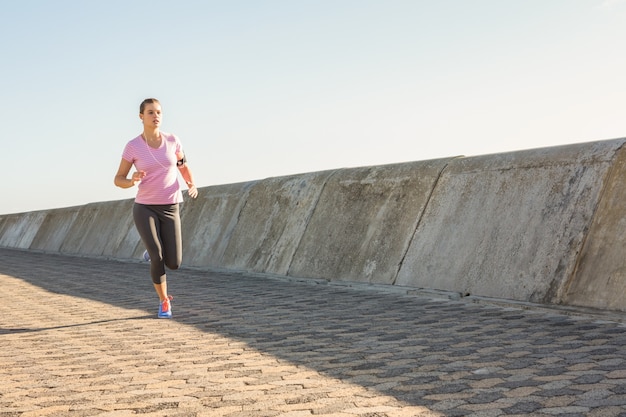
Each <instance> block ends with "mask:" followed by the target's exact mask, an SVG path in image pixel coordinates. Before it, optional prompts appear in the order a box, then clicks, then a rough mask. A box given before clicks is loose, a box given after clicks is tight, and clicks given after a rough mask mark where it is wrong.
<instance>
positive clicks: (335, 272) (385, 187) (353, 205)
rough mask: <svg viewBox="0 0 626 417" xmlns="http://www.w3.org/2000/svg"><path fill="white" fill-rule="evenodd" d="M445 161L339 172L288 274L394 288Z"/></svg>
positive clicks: (317, 208)
mask: <svg viewBox="0 0 626 417" xmlns="http://www.w3.org/2000/svg"><path fill="white" fill-rule="evenodd" d="M448 161H449V159H439V160H433V161H425V162H411V163H404V164H393V165H385V166H374V167H363V168H354V169H345V170H340V171H337V172H336V173H335V174H334V175H333V176H332V177H330V178H329V179H328V181H327V183H326V186H325V187H324V191H323V193H322V195H321V196H320V199H319V202H318V203H317V207H316V208H315V212H314V213H313V216H312V217H311V220H310V221H309V223H308V226H307V228H306V232H305V234H304V236H303V238H302V242H301V243H300V246H299V247H298V250H297V251H296V253H295V254H294V258H293V262H292V264H291V266H290V268H289V271H288V274H289V275H291V276H300V277H310V278H325V279H331V280H347V281H360V282H375V283H382V284H392V283H393V281H394V280H395V277H396V275H397V273H398V268H399V265H400V263H401V262H402V257H403V256H404V254H405V253H406V250H407V248H408V245H409V242H410V240H411V237H412V236H413V232H414V231H415V227H416V225H417V222H418V221H419V219H420V216H421V214H422V211H423V210H424V207H425V206H426V204H427V202H428V198H429V196H430V193H431V192H432V190H433V188H434V186H435V184H436V182H437V178H438V177H439V175H440V173H441V171H442V170H443V168H444V167H445V166H446V163H448Z"/></svg>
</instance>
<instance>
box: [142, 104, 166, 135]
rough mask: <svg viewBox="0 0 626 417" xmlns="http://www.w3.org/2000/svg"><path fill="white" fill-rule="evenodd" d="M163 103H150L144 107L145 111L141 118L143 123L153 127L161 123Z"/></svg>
mask: <svg viewBox="0 0 626 417" xmlns="http://www.w3.org/2000/svg"><path fill="white" fill-rule="evenodd" d="M161 117H162V115H161V105H160V104H159V103H148V104H146V107H145V108H144V109H143V113H142V114H140V115H139V118H140V119H141V120H142V121H143V125H144V126H146V127H150V128H153V129H156V128H158V127H159V126H160V125H161Z"/></svg>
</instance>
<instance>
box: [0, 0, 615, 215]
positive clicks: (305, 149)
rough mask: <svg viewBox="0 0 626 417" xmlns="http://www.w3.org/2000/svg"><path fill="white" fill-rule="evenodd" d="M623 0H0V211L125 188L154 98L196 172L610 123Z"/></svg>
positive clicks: (484, 143)
mask: <svg viewBox="0 0 626 417" xmlns="http://www.w3.org/2000/svg"><path fill="white" fill-rule="evenodd" d="M625 41H626V1H624V0H254V1H253V0H249V1H242V0H220V1H211V0H197V1H191V0H176V1H171V0H153V1H138V0H107V1H99V2H96V1H85V0H55V1H49V0H20V1H13V0H0V97H1V98H2V100H0V120H1V122H2V123H1V125H0V128H1V132H2V138H1V139H0V141H1V142H0V143H1V146H2V165H1V168H0V173H1V175H2V182H1V184H2V185H1V187H2V188H1V195H2V198H1V200H0V214H7V213H14V212H23V211H34V210H41V209H49V208H57V207H68V206H75V205H82V204H86V203H91V202H99V201H109V200H121V199H128V198H132V197H134V194H135V189H134V188H133V189H129V190H122V189H120V188H116V187H115V186H114V185H113V177H114V175H115V172H116V171H117V167H118V165H119V162H120V158H121V153H122V149H123V147H124V145H125V144H126V142H127V141H128V140H130V139H132V138H133V137H135V136H137V135H138V134H139V133H140V132H141V124H140V121H139V117H138V112H139V110H138V107H139V103H140V102H141V101H142V100H143V99H144V98H146V97H156V98H158V99H160V101H161V103H162V106H163V112H164V120H163V125H162V128H161V129H162V130H163V131H166V132H172V133H176V134H177V135H178V136H179V137H180V138H181V140H182V142H183V145H184V148H185V151H186V154H187V157H188V160H189V164H190V166H191V168H192V170H193V172H194V174H195V177H196V182H197V185H198V186H199V187H202V186H208V185H216V184H228V183H235V182H241V181H250V180H257V179H262V178H267V177H274V176H282V175H291V174H299V173H304V172H313V171H321V170H326V169H334V168H343V167H355V166H367V165H381V164H387V163H394V162H404V161H420V160H427V159H434V158H441V157H450V156H456V155H467V156H471V155H481V154H488V153H499V152H508V151H513V150H519V149H528V148H538V147H545V146H555V145H561V144H570V143H577V142H589V141H596V140H604V139H614V138H620V137H625V136H626V42H625Z"/></svg>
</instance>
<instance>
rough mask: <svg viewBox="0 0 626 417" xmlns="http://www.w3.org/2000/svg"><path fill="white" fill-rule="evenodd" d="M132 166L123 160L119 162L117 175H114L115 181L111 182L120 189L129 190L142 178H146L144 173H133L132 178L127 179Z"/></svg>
mask: <svg viewBox="0 0 626 417" xmlns="http://www.w3.org/2000/svg"><path fill="white" fill-rule="evenodd" d="M132 166H133V164H132V163H131V162H128V161H127V160H125V159H124V158H122V161H121V162H120V167H119V168H118V169H117V174H115V179H114V180H113V182H114V183H115V185H117V186H118V187H120V188H130V187H132V186H134V185H135V184H137V183H138V182H139V181H141V179H142V178H143V177H145V176H146V173H145V172H144V171H137V172H133V175H132V177H130V178H128V173H129V172H130V168H131V167H132Z"/></svg>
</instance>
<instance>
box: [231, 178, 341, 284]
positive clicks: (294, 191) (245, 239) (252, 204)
mask: <svg viewBox="0 0 626 417" xmlns="http://www.w3.org/2000/svg"><path fill="white" fill-rule="evenodd" d="M334 172H335V171H321V172H313V173H308V174H300V175H292V176H284V177H277V178H268V179H265V180H262V181H259V182H258V183H256V184H255V185H254V186H253V187H252V188H251V189H250V193H249V195H248V199H247V201H246V204H245V206H243V207H242V209H241V212H240V215H239V218H238V221H237V224H236V226H235V228H234V229H233V233H232V236H231V238H230V240H229V242H228V246H227V248H226V251H225V253H224V256H223V262H222V267H225V268H230V269H235V270H244V271H252V272H264V273H271V274H278V275H286V274H287V271H288V268H289V265H290V264H291V261H292V258H293V254H294V252H295V251H296V249H297V247H298V245H299V244H300V240H301V239H302V236H303V234H304V232H305V229H306V228H307V225H308V222H309V219H310V218H311V215H312V213H313V211H314V210H315V208H316V206H317V203H318V199H319V198H320V193H321V192H322V189H323V188H324V185H325V183H326V181H327V179H328V178H329V177H330V176H331V175H332V174H333V173H334Z"/></svg>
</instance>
